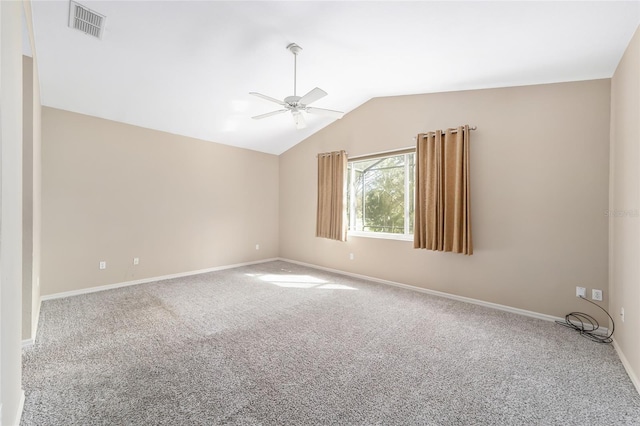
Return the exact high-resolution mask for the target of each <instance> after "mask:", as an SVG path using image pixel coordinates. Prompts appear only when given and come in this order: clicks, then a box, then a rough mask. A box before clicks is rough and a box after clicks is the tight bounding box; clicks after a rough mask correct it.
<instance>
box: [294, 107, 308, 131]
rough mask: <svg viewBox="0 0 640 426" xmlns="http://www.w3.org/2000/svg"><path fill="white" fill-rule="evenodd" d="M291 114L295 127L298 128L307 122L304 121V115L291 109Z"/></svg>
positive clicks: (301, 127)
mask: <svg viewBox="0 0 640 426" xmlns="http://www.w3.org/2000/svg"><path fill="white" fill-rule="evenodd" d="M291 115H292V116H293V121H294V122H295V123H296V129H298V130H300V129H304V128H305V127H307V123H306V121H304V116H303V115H302V113H300V112H298V111H295V112H293V111H292V112H291Z"/></svg>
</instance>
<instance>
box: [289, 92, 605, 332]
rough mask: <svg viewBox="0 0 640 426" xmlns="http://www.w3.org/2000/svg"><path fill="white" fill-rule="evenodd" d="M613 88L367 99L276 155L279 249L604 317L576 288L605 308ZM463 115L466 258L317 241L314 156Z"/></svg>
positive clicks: (518, 303) (451, 289)
mask: <svg viewBox="0 0 640 426" xmlns="http://www.w3.org/2000/svg"><path fill="white" fill-rule="evenodd" d="M609 96H610V81H609V80H597V81H585V82H574V83H562V84H549V85H540V86H528V87H514V88H504V89H489V90H477V91H465V92H450V93H439V94H427V95H414V96H400V97H389V98H377V99H373V100H371V101H369V102H367V103H366V104H364V105H363V106H361V107H360V108H358V109H356V110H354V111H352V112H351V113H349V114H347V115H346V116H345V117H344V118H343V119H342V120H340V121H337V122H335V123H333V124H332V125H330V126H328V127H327V128H325V129H323V130H322V131H320V132H318V133H316V134H315V135H313V136H311V137H309V138H308V139H306V140H305V141H303V142H302V143H300V144H299V145H297V146H295V147H293V148H291V149H290V150H289V151H287V152H286V153H284V154H283V155H281V158H280V255H281V256H282V257H284V258H288V259H293V260H297V261H301V262H307V263H311V264H316V265H320V266H323V267H329V268H335V269H339V270H343V271H348V272H352V273H357V274H363V275H367V276H372V277H376V278H380V279H385V280H391V281H396V282H400V283H404V284H409V285H413V286H418V287H423V288H428V289H432V290H437V291H442V292H446V293H451V294H455V295H461V296H466V297H471V298H475V299H480V300H484V301H489V302H493V303H499V304H504V305H508V306H511V307H516V308H520V309H526V310H530V311H535V312H538V313H543V314H549V315H554V316H564V315H565V314H567V313H568V312H570V311H575V310H578V311H582V312H587V313H591V314H592V315H594V316H596V318H598V320H600V321H601V322H603V323H604V325H606V321H605V319H606V316H604V315H603V314H602V313H601V312H600V311H599V310H598V309H597V308H595V307H592V306H591V305H589V304H588V303H586V302H584V301H582V300H580V299H577V298H576V297H575V287H576V286H577V285H579V286H583V287H587V288H588V289H592V288H599V289H602V290H604V297H605V300H604V302H603V303H602V305H603V306H604V307H607V304H608V291H606V290H607V267H608V265H607V262H608V258H607V238H608V236H607V234H608V231H607V218H606V216H605V210H606V209H607V199H608V195H607V194H608V173H609V171H608V170H609V105H610V97H609ZM467 123H468V124H470V125H476V126H478V130H477V131H475V132H473V133H472V134H471V188H472V193H471V197H472V201H471V203H472V221H473V232H474V255H473V256H471V257H468V256H462V255H456V254H451V253H439V252H430V251H424V250H415V249H413V248H412V242H407V241H396V240H383V239H372V238H358V237H350V238H349V240H348V241H347V242H346V243H340V242H334V241H329V240H325V239H320V238H315V236H314V232H315V209H316V179H317V177H316V173H317V171H316V154H317V153H319V152H325V151H332V150H337V149H346V150H347V152H348V153H349V155H350V156H358V155H362V154H368V153H375V152H380V151H387V150H392V149H397V148H404V147H408V146H412V145H414V141H413V137H414V136H415V135H416V134H417V133H418V132H422V131H428V130H436V129H441V128H446V127H454V126H457V125H461V124H467ZM349 253H354V255H355V260H353V261H350V260H349ZM589 294H590V293H589Z"/></svg>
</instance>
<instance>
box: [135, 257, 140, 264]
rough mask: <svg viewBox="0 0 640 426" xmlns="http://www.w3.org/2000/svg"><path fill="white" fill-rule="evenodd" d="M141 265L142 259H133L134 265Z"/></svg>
mask: <svg viewBox="0 0 640 426" xmlns="http://www.w3.org/2000/svg"><path fill="white" fill-rule="evenodd" d="M139 263H140V258H139V257H134V258H133V264H134V265H137V264H139Z"/></svg>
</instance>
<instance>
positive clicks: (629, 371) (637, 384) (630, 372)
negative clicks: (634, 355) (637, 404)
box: [613, 339, 640, 394]
mask: <svg viewBox="0 0 640 426" xmlns="http://www.w3.org/2000/svg"><path fill="white" fill-rule="evenodd" d="M613 347H614V348H616V353H617V354H618V357H619V358H620V361H621V362H622V365H623V366H624V369H625V370H626V371H627V374H628V375H629V378H630V379H631V383H633V386H635V388H636V391H638V393H639V394H640V380H638V376H637V375H636V373H635V371H633V368H631V364H630V363H629V360H627V357H626V356H625V355H624V352H622V349H620V345H618V342H617V341H616V339H613Z"/></svg>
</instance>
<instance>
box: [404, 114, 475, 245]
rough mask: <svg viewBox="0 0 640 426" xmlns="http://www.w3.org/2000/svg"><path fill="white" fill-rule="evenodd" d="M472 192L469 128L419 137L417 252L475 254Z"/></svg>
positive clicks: (417, 163) (420, 135) (416, 219)
mask: <svg viewBox="0 0 640 426" xmlns="http://www.w3.org/2000/svg"><path fill="white" fill-rule="evenodd" d="M469 190H470V187H469V126H464V127H462V126H461V127H458V128H457V129H448V130H447V131H445V132H443V131H441V130H438V131H435V132H429V133H421V134H419V135H418V137H417V147H416V198H415V224H414V240H413V246H414V248H423V249H427V250H438V251H451V252H454V253H462V254H468V255H471V254H473V242H472V239H471V203H470V201H471V197H470V191H469Z"/></svg>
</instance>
